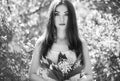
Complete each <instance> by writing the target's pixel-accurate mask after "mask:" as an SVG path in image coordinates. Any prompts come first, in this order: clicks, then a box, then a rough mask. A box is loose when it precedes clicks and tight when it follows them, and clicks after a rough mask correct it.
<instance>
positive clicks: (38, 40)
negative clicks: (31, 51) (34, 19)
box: [35, 36, 43, 47]
mask: <svg viewBox="0 0 120 81" xmlns="http://www.w3.org/2000/svg"><path fill="white" fill-rule="evenodd" d="M42 41H43V37H42V36H40V37H39V38H38V39H37V40H36V43H35V47H36V46H39V45H40V44H41V43H42Z"/></svg>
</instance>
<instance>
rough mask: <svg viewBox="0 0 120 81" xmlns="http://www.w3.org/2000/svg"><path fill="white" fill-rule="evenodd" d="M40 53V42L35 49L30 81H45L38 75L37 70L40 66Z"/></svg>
mask: <svg viewBox="0 0 120 81" xmlns="http://www.w3.org/2000/svg"><path fill="white" fill-rule="evenodd" d="M39 51H40V41H39V42H37V43H36V45H35V49H34V51H33V56H32V60H31V66H30V69H29V79H30V81H44V79H42V77H40V76H38V75H37V70H38V68H39V66H40V64H39V59H40V54H39Z"/></svg>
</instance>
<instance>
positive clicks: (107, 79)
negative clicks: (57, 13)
mask: <svg viewBox="0 0 120 81" xmlns="http://www.w3.org/2000/svg"><path fill="white" fill-rule="evenodd" d="M51 1H52V0H24V1H23V0H19V1H18V0H1V1H0V81H29V79H28V78H29V77H28V70H29V66H30V61H31V57H32V51H33V49H34V45H35V42H36V40H37V39H38V38H39V36H41V35H42V33H43V31H44V28H45V27H46V24H47V23H46V22H47V11H48V8H49V5H50V3H51ZM71 1H72V2H73V4H74V6H75V9H76V13H77V21H78V27H79V32H80V35H81V37H83V38H84V39H85V40H86V41H87V43H88V48H89V54H90V56H91V62H92V65H93V74H94V80H95V81H119V79H120V78H119V77H120V56H119V54H120V52H119V49H120V47H119V46H120V27H119V26H120V18H119V14H120V1H119V0H71Z"/></svg>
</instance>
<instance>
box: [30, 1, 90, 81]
mask: <svg viewBox="0 0 120 81" xmlns="http://www.w3.org/2000/svg"><path fill="white" fill-rule="evenodd" d="M49 14H50V15H49V21H48V24H47V28H46V31H45V33H44V34H43V36H41V37H40V39H39V40H38V42H37V43H36V46H35V49H34V52H33V57H32V63H31V67H30V72H29V75H30V80H31V81H50V80H47V79H45V78H42V77H40V76H38V75H37V69H38V68H39V67H40V66H41V65H40V59H42V58H49V59H50V60H51V61H52V62H54V63H57V62H58V56H59V53H60V52H61V53H62V54H65V55H66V57H67V59H68V60H70V61H72V62H75V61H76V59H77V58H78V56H79V55H81V58H80V59H81V64H82V65H84V66H85V67H84V69H83V71H84V73H85V76H83V77H79V78H76V76H77V75H79V74H77V75H76V76H74V77H71V78H70V79H69V80H68V81H91V80H92V70H91V63H90V58H89V54H88V49H87V44H86V43H85V41H84V40H82V39H81V38H80V37H79V35H78V27H77V21H76V14H75V10H74V7H73V5H72V3H71V2H69V1H68V0H54V2H53V3H52V4H51V7H50V13H49ZM51 81H55V80H54V79H51Z"/></svg>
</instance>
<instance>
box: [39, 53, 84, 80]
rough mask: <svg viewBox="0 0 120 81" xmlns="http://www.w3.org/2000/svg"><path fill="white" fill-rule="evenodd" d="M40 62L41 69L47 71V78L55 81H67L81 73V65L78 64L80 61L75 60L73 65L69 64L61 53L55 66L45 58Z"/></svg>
mask: <svg viewBox="0 0 120 81" xmlns="http://www.w3.org/2000/svg"><path fill="white" fill-rule="evenodd" d="M40 62H41V67H42V68H44V69H46V70H47V76H48V77H49V78H52V79H55V80H56V81H64V80H68V79H69V78H71V77H72V76H74V75H76V74H79V73H81V71H82V69H83V65H81V64H80V62H81V60H80V59H77V60H76V61H75V63H73V64H71V63H70V62H69V61H68V60H67V57H66V56H65V54H62V53H59V56H58V63H57V64H55V63H53V62H52V61H51V60H50V59H47V58H46V59H44V61H43V60H41V61H40ZM44 71H45V70H44Z"/></svg>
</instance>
